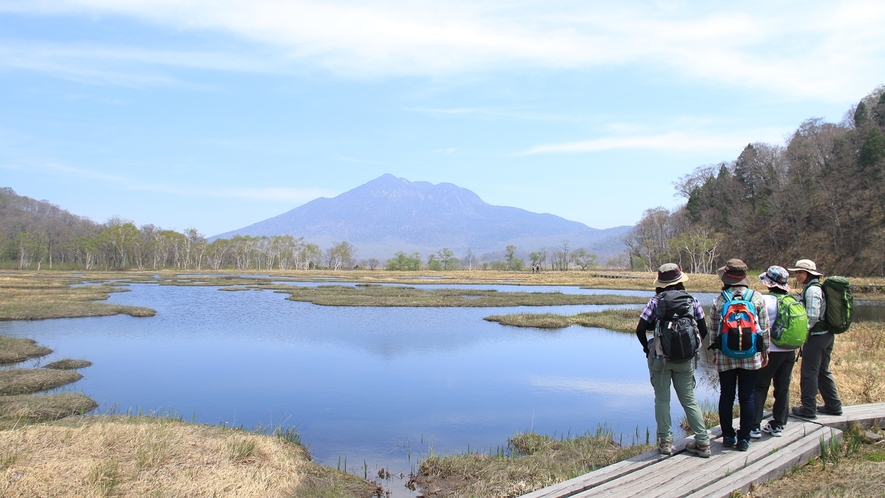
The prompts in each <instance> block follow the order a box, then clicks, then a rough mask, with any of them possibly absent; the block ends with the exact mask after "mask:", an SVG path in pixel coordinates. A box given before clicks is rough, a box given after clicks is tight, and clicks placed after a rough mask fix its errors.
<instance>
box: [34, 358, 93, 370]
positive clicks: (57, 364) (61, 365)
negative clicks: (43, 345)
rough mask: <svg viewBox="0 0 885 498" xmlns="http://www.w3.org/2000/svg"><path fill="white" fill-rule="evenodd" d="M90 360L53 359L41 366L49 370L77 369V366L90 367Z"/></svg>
mask: <svg viewBox="0 0 885 498" xmlns="http://www.w3.org/2000/svg"><path fill="white" fill-rule="evenodd" d="M91 366H92V362H91V361H87V360H72V359H69V358H65V359H62V360H58V361H53V362H52V363H48V364H47V365H46V366H44V367H43V368H48V369H50V370H77V369H79V368H87V367H91Z"/></svg>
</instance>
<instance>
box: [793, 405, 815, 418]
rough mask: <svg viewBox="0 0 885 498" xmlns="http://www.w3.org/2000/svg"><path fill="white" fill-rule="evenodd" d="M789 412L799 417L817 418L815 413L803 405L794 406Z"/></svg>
mask: <svg viewBox="0 0 885 498" xmlns="http://www.w3.org/2000/svg"><path fill="white" fill-rule="evenodd" d="M790 413H792V414H793V416H796V417H799V418H817V414H816V413H814V412H813V411H811V410H809V409H808V408H805V407H804V406H794V407H793V409H792V410H790Z"/></svg>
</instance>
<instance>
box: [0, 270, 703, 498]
mask: <svg viewBox="0 0 885 498" xmlns="http://www.w3.org/2000/svg"><path fill="white" fill-rule="evenodd" d="M496 288H498V289H499V290H502V291H503V290H516V291H531V290H535V289H529V288H525V287H516V286H513V287H506V288H505V287H501V286H497V287H496ZM130 289H131V292H125V293H116V294H113V295H112V296H111V299H110V301H111V302H114V303H120V304H129V305H137V306H146V307H150V308H153V309H155V310H156V311H157V315H156V316H155V317H151V318H132V317H128V316H115V317H102V318H77V319H61V320H43V321H32V322H0V334H3V335H8V336H14V337H30V338H32V339H35V340H37V341H38V342H39V343H40V344H42V345H45V346H48V347H50V348H52V349H53V350H54V351H55V353H53V354H52V355H50V356H49V357H46V358H42V359H39V360H34V361H32V362H30V363H29V364H28V366H39V365H41V364H45V363H48V362H50V361H53V360H55V359H60V358H75V359H86V360H89V361H92V362H93V366H91V367H89V368H86V369H83V370H81V371H80V372H81V373H82V374H84V376H85V377H84V378H83V379H82V380H80V381H79V382H77V383H76V384H73V385H72V386H69V387H68V388H67V389H71V390H75V391H79V392H82V393H83V394H86V395H87V396H90V397H91V398H93V399H94V400H96V401H97V402H98V403H99V404H100V405H101V407H100V408H99V409H98V410H97V412H98V413H105V412H109V411H116V412H118V413H119V412H124V413H125V412H130V411H131V412H139V411H142V412H151V411H158V412H161V413H174V414H178V415H180V416H182V417H183V418H184V419H186V420H191V419H193V420H195V421H197V422H201V423H208V424H219V423H221V424H227V425H230V426H238V427H239V426H243V427H245V428H248V429H251V428H254V427H256V426H258V425H261V426H264V427H268V426H272V427H276V426H279V425H282V426H296V427H297V430H298V432H299V433H300V434H301V436H302V441H303V442H304V443H305V444H307V445H308V446H309V449H310V452H311V454H312V455H313V456H314V458H315V459H317V460H319V461H320V462H322V463H324V464H326V465H329V466H332V467H337V466H339V465H341V466H343V465H344V459H345V458H346V461H347V469H348V470H349V471H351V472H352V473H354V474H358V475H363V473H364V469H366V468H367V469H368V470H367V472H368V475H369V477H372V476H373V475H374V474H377V471H378V469H379V468H381V467H383V468H385V469H387V470H388V471H390V472H392V473H394V474H396V473H399V472H403V473H406V474H408V473H409V472H410V471H412V470H415V469H416V468H417V464H418V463H419V462H420V459H421V458H423V457H425V456H427V454H428V453H429V452H430V451H433V452H434V453H437V454H446V453H452V452H463V451H467V450H468V449H470V450H471V451H494V450H496V449H497V448H498V447H499V446H502V445H505V444H506V441H507V438H508V437H510V436H512V435H513V434H515V433H517V432H520V431H529V430H534V431H536V432H539V433H546V434H549V435H554V434H555V435H557V436H559V435H567V434H572V435H574V434H580V433H584V432H586V431H592V430H595V429H596V427H597V426H598V425H600V424H608V425H609V426H610V427H611V428H612V429H613V430H614V431H615V433H618V434H623V441H624V443H630V442H632V441H633V440H634V439H635V434H637V432H638V433H639V438H638V441H639V442H645V438H646V429H647V428H648V430H650V431H651V438H652V440H653V439H654V409H653V391H652V387H651V385H649V379H648V370H647V367H646V363H645V358H644V356H643V354H642V349H641V347H640V346H639V343H638V341H636V338H635V337H634V336H633V335H632V334H622V333H615V332H610V331H607V330H603V329H588V328H583V327H571V328H568V329H564V330H559V331H543V330H537V329H521V328H514V327H504V326H502V325H499V324H497V323H492V322H486V321H484V320H483V317H485V316H488V315H493V314H507V313H517V312H533V313H542V312H556V313H564V314H572V313H578V312H583V311H590V310H596V309H600V307H597V306H561V307H544V308H537V307H531V308H351V307H322V306H316V305H313V304H309V303H299V302H292V301H286V300H285V295H282V294H275V293H272V292H268V291H241V292H226V291H219V290H218V289H217V288H209V287H175V286H159V285H146V284H136V285H132V286H131V287H130ZM545 290H550V289H549V288H548V289H545ZM570 292H593V293H599V292H600V291H593V290H585V291H581V290H576V289H575V288H570ZM604 292H606V293H611V292H613V291H604ZM615 292H617V291H615ZM619 293H620V292H619ZM625 293H626V292H625ZM630 294H640V295H643V296H651V293H650V292H644V293H643V292H630ZM634 307H635V308H636V309H637V315H638V313H639V308H641V306H634ZM697 395H698V398H700V399H707V400H712V399H713V397H714V396H715V394H714V390H713V388H712V386H709V385H707V384H704V383H702V385H701V386H700V387H699V390H698V393H697ZM681 416H682V410H681V408H680V407H679V405H678V402H677V401H676V400H675V396H673V418H674V421H675V422H676V423H678V421H679V420H681ZM364 465H365V467H364ZM389 486H390V488H391V489H392V490H393V491H394V496H407V495H408V492H407V491H405V488H403V487H402V486H401V483H389ZM404 493H405V494H404Z"/></svg>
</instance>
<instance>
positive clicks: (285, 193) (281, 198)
mask: <svg viewBox="0 0 885 498" xmlns="http://www.w3.org/2000/svg"><path fill="white" fill-rule="evenodd" d="M0 167H2V168H4V169H10V170H12V169H14V170H19V171H21V170H28V171H29V172H31V173H33V174H36V175H45V174H46V173H52V174H54V175H65V176H67V177H69V178H72V179H75V180H87V181H90V182H94V181H101V182H105V183H108V184H111V185H112V186H113V187H114V188H118V189H124V190H130V191H141V192H155V193H161V194H169V195H174V196H179V197H187V198H220V199H239V200H242V199H247V200H252V201H264V202H273V203H278V202H285V203H295V204H303V203H305V202H308V201H311V200H313V199H316V198H318V197H334V196H336V195H338V194H339V193H340V192H332V191H330V190H326V189H318V188H287V187H264V188H256V187H234V188H232V187H217V188H215V187H206V186H202V185H176V184H167V183H151V182H144V181H140V180H139V179H136V178H131V177H128V176H122V175H115V174H108V173H103V172H100V171H94V170H90V169H85V168H77V167H73V166H68V165H65V164H60V163H55V162H44V163H31V164H28V165H26V166H22V165H18V164H3V165H0Z"/></svg>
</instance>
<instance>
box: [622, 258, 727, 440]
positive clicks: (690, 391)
mask: <svg viewBox="0 0 885 498" xmlns="http://www.w3.org/2000/svg"><path fill="white" fill-rule="evenodd" d="M686 281H688V275H686V274H684V273H682V270H681V269H680V268H679V265H677V264H674V263H667V264H664V265H661V267H660V268H658V278H656V279H655V281H654V284H653V285H654V287H655V292H656V293H655V296H654V297H652V298H651V299H649V301H648V304H647V305H646V306H645V309H643V310H642V313H641V314H640V315H639V323H638V324H637V325H636V337H637V338H638V339H639V343H640V344H642V350H643V352H645V355H646V358H647V361H648V371H649V374H650V376H651V383H652V386H653V387H654V390H655V422H656V423H657V441H658V450H659V451H660V453H661V454H662V455H671V454H672V453H673V431H672V420H671V419H670V384H671V383H672V385H673V388H674V389H675V390H676V396H677V397H678V398H679V403H680V404H681V405H682V408H683V409H684V410H685V418H686V421H687V422H688V425H689V427H691V431H692V432H693V433H694V438H695V440H694V441H692V442H689V443H687V444H686V446H685V449H686V450H688V451H690V452H692V453H694V454H696V455H698V456H700V457H703V458H707V457H709V456H710V455H711V454H712V453H711V451H710V436H709V434H708V433H707V427H706V425H705V424H704V414H703V412H702V411H701V407H700V406H699V405H698V402H697V400H696V399H695V397H694V388H695V384H696V382H695V377H694V361H693V360H691V359H688V360H681V361H674V360H672V359H670V358H668V357H667V356H666V355H665V353H664V350H663V348H662V347H661V344H660V343H661V341H660V340H658V338H654V339H652V340H651V341H649V340H648V337H647V335H646V333H647V332H652V333H654V332H655V328H656V326H657V325H658V324H659V323H660V322H661V321H665V322H666V319H663V320H662V319H660V318H658V317H659V315H661V314H662V313H659V311H662V310H665V309H668V308H667V306H669V304H667V303H671V302H681V303H684V307H683V308H682V309H683V311H684V312H685V314H684V315H682V316H688V315H690V316H691V317H692V318H694V321H695V323H696V325H697V330H696V332H697V333H698V334H699V335H700V337H701V339H703V338H704V337H706V336H707V324H706V322H705V321H704V308H703V307H702V306H701V303H700V302H699V301H698V300H697V299H696V298H695V297H693V296H691V295H689V294H688V293H686V292H685V285H684V283H685V282H686ZM699 342H700V341H698V343H699Z"/></svg>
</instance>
